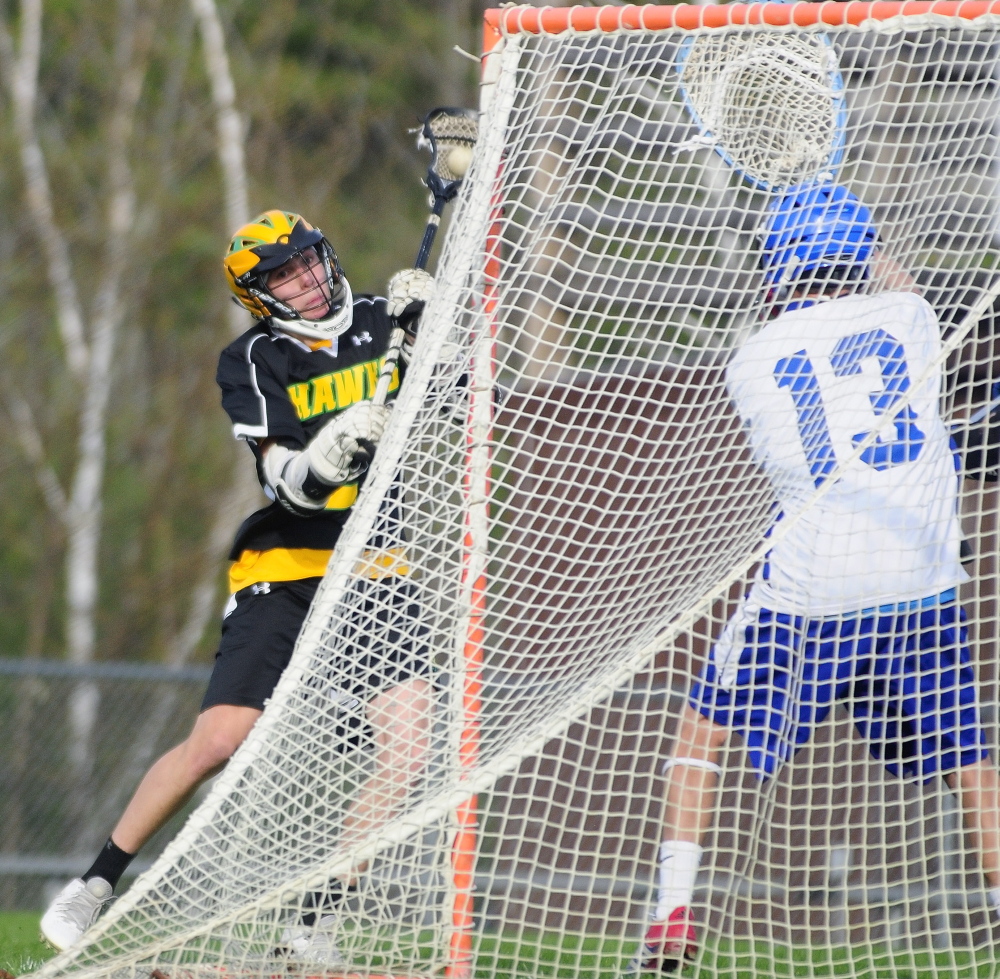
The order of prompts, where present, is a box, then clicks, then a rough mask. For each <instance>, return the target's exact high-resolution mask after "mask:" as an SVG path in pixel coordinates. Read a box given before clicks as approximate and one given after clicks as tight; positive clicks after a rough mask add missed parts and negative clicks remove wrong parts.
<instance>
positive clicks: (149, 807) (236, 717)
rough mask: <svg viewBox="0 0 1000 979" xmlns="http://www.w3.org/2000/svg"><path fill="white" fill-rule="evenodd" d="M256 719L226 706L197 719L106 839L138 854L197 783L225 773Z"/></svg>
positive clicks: (150, 775) (153, 770)
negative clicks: (227, 764)
mask: <svg viewBox="0 0 1000 979" xmlns="http://www.w3.org/2000/svg"><path fill="white" fill-rule="evenodd" d="M260 715H261V711H259V710H257V709H256V708H254V707H236V706H232V705H230V704H217V705H216V706H215V707H209V708H208V710H206V711H204V712H203V713H201V714H199V715H198V719H197V720H196V721H195V722H194V727H193V728H192V730H191V733H190V734H189V735H188V737H187V738H186V739H185V740H184V741H182V742H181V743H180V744H179V745H177V747H176V748H172V749H171V750H170V751H168V752H167V753H166V754H165V755H163V757H161V758H160V759H159V760H158V761H157V762H155V763H154V765H153V766H152V768H150V770H149V771H148V772H147V773H146V776H145V777H144V778H143V780H142V781H141V782H140V783H139V788H137V789H136V790H135V794H134V795H133V796H132V799H131V801H130V802H129V804H128V806H127V807H126V808H125V812H124V813H123V814H122V817H121V819H120V820H119V821H118V825H117V826H115V828H114V831H113V832H112V834H111V839H112V840H114V842H115V843H116V844H117V845H118V846H120V847H121V848H122V849H123V850H126V851H128V852H129V853H136V852H138V851H139V850H140V849H141V848H142V846H143V845H144V844H145V843H146V842H147V841H148V840H149V838H150V837H151V836H152V835H153V834H154V833H155V832H156V831H157V830H158V829H160V827H162V826H163V825H164V824H165V823H166V822H167V820H168V819H170V817H171V816H173V815H174V814H175V813H177V812H178V811H179V810H180V809H181V807H182V806H183V805H184V803H185V802H187V801H188V799H190V798H191V796H192V795H193V794H194V792H195V790H196V789H197V788H198V786H199V785H201V784H202V782H204V781H205V780H206V779H208V778H211V777H212V776H213V775H215V774H217V773H218V772H219V771H221V770H222V769H223V768H224V767H225V764H226V762H227V761H229V759H230V758H231V757H232V755H233V753H234V752H235V751H236V749H237V748H238V747H239V746H240V745H241V744H243V742H244V741H245V740H246V737H247V735H248V734H249V733H250V729H251V728H252V727H253V726H254V724H256V722H257V718H258V717H260Z"/></svg>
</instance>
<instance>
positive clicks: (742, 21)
mask: <svg viewBox="0 0 1000 979" xmlns="http://www.w3.org/2000/svg"><path fill="white" fill-rule="evenodd" d="M931 14H935V15H937V16H940V17H960V18H962V19H964V20H975V19H976V18H977V17H984V16H986V15H989V14H998V15H1000V0H871V2H868V0H848V2H846V3H844V2H840V0H827V2H825V3H730V4H721V5H715V4H712V5H708V6H704V7H703V6H697V5H694V4H687V3H679V4H675V5H672V6H661V5H657V4H645V5H642V6H638V5H631V4H630V5H628V6H624V7H610V6H609V7H505V8H503V9H491V10H487V11H486V14H485V20H486V25H485V27H486V36H487V43H486V46H485V47H486V50H487V51H488V50H490V49H491V48H492V47H493V44H494V43H495V41H496V39H498V38H499V37H501V36H503V35H504V34H564V33H568V32H572V33H578V32H588V33H592V32H596V33H612V32H615V31H665V30H677V29H680V30H696V29H698V28H702V27H737V26H741V25H755V24H769V25H771V26H773V27H788V26H797V27H809V26H812V25H816V24H828V25H830V26H832V27H848V26H858V25H860V24H863V23H865V22H866V21H870V20H889V19H890V18H893V17H901V16H902V17H920V16H927V15H931ZM491 34H492V38H491V37H490V35H491ZM491 42H492V43H491Z"/></svg>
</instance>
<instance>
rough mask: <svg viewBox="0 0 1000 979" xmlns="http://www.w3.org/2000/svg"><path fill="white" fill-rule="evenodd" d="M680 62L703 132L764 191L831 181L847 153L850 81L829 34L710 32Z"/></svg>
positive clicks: (704, 142) (703, 143) (688, 102)
mask: <svg viewBox="0 0 1000 979" xmlns="http://www.w3.org/2000/svg"><path fill="white" fill-rule="evenodd" d="M674 66H675V69H676V71H677V73H678V75H679V76H680V78H679V87H680V92H681V97H682V98H683V100H684V106H685V108H686V109H687V111H688V113H689V114H690V116H691V117H692V119H693V120H694V122H695V123H696V125H697V126H698V129H699V130H700V135H699V136H696V137H694V139H691V140H688V141H687V142H685V143H682V144H680V145H679V146H678V147H676V149H675V152H676V151H679V150H689V149H697V148H701V147H711V148H712V149H714V150H715V151H716V153H718V154H719V155H720V156H721V157H722V159H724V160H725V161H726V163H727V164H729V166H731V167H732V168H733V169H734V170H735V171H736V172H737V173H738V174H739V175H740V176H741V177H742V178H743V179H744V180H746V181H747V182H748V183H749V184H751V185H752V186H754V187H756V188H758V189H759V190H766V191H777V190H783V189H786V188H788V187H792V186H795V185H797V184H801V183H805V182H807V181H810V180H832V179H833V178H834V177H835V176H836V174H837V170H838V169H839V167H840V163H841V160H842V159H843V156H844V139H845V130H846V127H847V109H846V107H845V104H844V82H843V78H842V77H841V74H840V66H839V65H838V64H837V58H836V55H835V54H834V51H833V45H832V44H831V43H830V39H829V38H828V37H826V36H825V35H823V34H798V35H793V34H780V33H777V32H774V31H764V32H760V33H757V32H755V33H747V32H741V31H726V32H723V31H711V32H710V33H707V34H703V35H698V36H695V37H691V38H688V39H687V40H686V41H684V43H683V44H682V45H681V47H680V51H679V52H678V55H677V59H676V61H675V63H674Z"/></svg>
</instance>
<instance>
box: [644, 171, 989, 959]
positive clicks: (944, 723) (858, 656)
mask: <svg viewBox="0 0 1000 979" xmlns="http://www.w3.org/2000/svg"><path fill="white" fill-rule="evenodd" d="M877 243H878V235H877V232H876V230H875V227H874V225H873V223H872V217H871V213H870V212H869V211H868V209H867V208H866V207H865V206H864V205H863V204H862V203H861V202H860V201H859V200H858V199H857V197H855V196H854V195H853V194H851V193H850V192H849V191H848V190H847V189H846V188H844V187H839V186H836V185H833V184H830V183H821V184H815V185H812V186H809V187H806V188H800V189H798V190H796V191H794V192H791V193H789V194H788V195H786V196H785V197H783V198H780V199H779V200H777V201H776V202H775V203H774V204H773V205H772V206H771V208H770V209H769V212H768V214H767V218H766V221H765V224H764V228H763V231H762V234H761V245H762V258H761V265H762V267H763V269H764V273H765V283H766V286H767V289H768V297H767V298H768V306H769V312H770V314H771V318H770V319H769V321H768V322H767V323H766V325H765V326H764V327H763V328H762V329H761V330H760V331H759V332H758V333H757V334H756V335H755V336H753V337H752V338H750V339H749V340H748V341H747V342H746V343H745V344H744V345H743V347H742V348H741V349H740V350H739V351H738V352H737V353H736V354H735V355H734V357H733V359H732V361H731V363H730V365H729V368H728V371H727V383H728V388H729V392H730V395H731V397H732V400H733V403H734V405H735V407H736V409H737V411H738V412H739V414H740V416H741V418H742V419H743V422H744V424H745V425H746V428H747V434H748V438H749V441H750V444H751V446H752V448H753V452H754V456H755V459H756V460H757V462H758V464H759V465H760V466H761V467H762V469H763V470H764V472H765V473H766V474H767V476H768V477H769V479H770V481H771V484H772V487H773V489H774V494H775V496H776V498H777V503H776V505H777V508H778V513H779V516H778V518H777V520H776V523H775V526H774V527H772V536H773V537H774V543H773V546H772V548H771V550H770V552H769V553H768V555H767V557H766V559H765V560H764V561H763V562H762V563H761V566H760V568H759V569H758V572H757V575H756V579H755V581H754V583H753V585H752V587H751V589H750V591H749V592H748V593H747V595H746V596H745V597H744V599H743V601H742V602H741V603H740V605H739V606H738V608H737V610H736V612H735V613H734V615H733V616H732V618H731V619H730V621H729V622H728V624H727V625H726V627H725V629H724V630H723V632H722V634H721V635H720V636H719V638H718V640H717V641H716V642H715V644H714V646H713V648H712V651H711V653H710V656H709V659H708V662H707V663H706V664H705V666H704V669H703V670H702V673H701V676H700V677H699V679H698V680H697V682H696V683H695V684H694V686H693V688H692V691H691V696H690V701H689V704H688V706H687V707H686V708H685V711H684V713H683V715H682V717H681V721H680V726H679V729H678V732H677V738H676V742H675V745H674V751H673V754H672V756H671V758H670V759H668V761H667V762H666V763H665V766H664V771H665V775H666V805H665V807H664V834H663V842H662V844H661V849H660V862H659V888H658V892H657V904H656V908H655V910H654V912H653V915H652V917H653V924H652V925H651V926H650V928H649V931H648V932H647V934H646V937H645V939H644V941H643V943H642V945H641V946H640V948H639V951H638V953H637V954H636V956H635V958H634V960H633V963H632V968H633V970H634V971H639V970H643V971H645V970H657V971H659V970H663V971H671V970H674V969H677V968H678V966H679V965H680V964H681V963H683V962H684V961H685V960H686V959H691V958H693V957H694V956H695V954H696V951H697V943H696V934H695V926H694V915H693V914H692V912H691V902H692V895H693V891H694V885H695V878H696V875H697V872H698V867H699V865H700V862H701V856H702V848H701V840H702V836H703V835H704V833H705V831H706V830H707V829H708V826H709V824H710V822H711V811H712V807H713V805H714V800H715V789H716V785H717V782H718V778H719V775H720V773H721V772H720V768H719V764H718V759H719V752H720V750H721V748H722V747H723V745H724V744H725V743H726V741H727V740H728V738H729V736H730V734H731V733H732V732H734V731H735V732H737V733H739V734H740V735H741V736H742V738H743V741H744V744H745V746H746V750H747V755H748V758H749V760H750V762H751V764H752V765H753V766H754V768H755V769H756V770H757V772H758V774H759V776H760V778H761V779H762V780H763V779H766V778H769V777H771V776H772V775H774V774H775V772H776V771H777V769H778V768H779V766H780V765H781V764H782V763H784V762H785V761H787V760H788V759H790V758H791V757H792V755H793V754H794V753H795V751H796V750H797V749H798V748H799V747H801V746H802V745H803V744H805V743H806V742H807V741H808V740H809V738H810V736H811V734H812V731H813V730H814V728H815V727H816V725H817V724H819V723H820V722H822V721H823V719H824V718H825V717H826V716H827V714H828V713H829V712H830V710H831V709H832V708H833V706H834V705H835V704H836V703H838V702H840V703H843V704H844V705H845V707H846V708H847V710H848V711H849V712H850V713H851V715H852V716H853V719H854V723H855V726H856V728H857V730H858V732H859V734H860V735H861V736H862V737H863V738H864V739H865V740H866V741H867V742H868V745H869V749H870V751H871V754H872V755H873V756H874V757H875V758H877V759H879V760H880V761H881V762H882V763H883V764H884V765H885V767H886V768H887V769H888V770H889V771H890V772H891V773H892V774H894V775H898V776H901V777H903V778H910V779H918V780H926V779H929V778H932V777H934V776H943V777H944V778H945V779H946V780H947V782H948V784H949V786H950V787H951V788H952V789H953V790H954V791H956V792H958V793H959V794H960V796H961V802H962V809H963V811H964V813H965V819H966V825H967V827H968V828H969V829H970V831H971V835H972V839H973V842H974V845H975V846H976V848H977V849H978V850H979V853H980V857H981V864H982V868H983V870H984V872H985V875H986V878H987V882H988V885H989V890H990V898H991V900H992V902H993V904H994V906H998V905H1000V804H998V776H997V771H996V769H995V767H994V766H993V764H992V763H991V762H990V761H989V757H988V752H987V750H986V747H985V737H984V733H983V726H982V724H981V720H980V712H979V706H978V702H977V691H976V677H975V673H974V670H973V666H972V663H971V657H970V654H969V649H968V646H967V644H966V641H967V640H966V628H965V625H964V614H963V613H962V611H961V609H960V608H959V606H958V605H957V603H956V597H955V590H956V587H957V586H958V585H959V584H961V583H962V582H963V581H964V580H965V578H966V575H965V572H964V571H963V569H962V566H961V564H960V562H959V548H960V528H959V522H958V476H957V473H956V464H955V458H954V455H953V452H952V446H951V444H950V439H949V436H948V433H947V431H946V429H945V427H944V423H943V422H942V420H941V417H940V414H939V410H938V400H939V396H940V384H941V374H940V362H939V355H940V353H941V339H940V331H939V326H938V322H937V318H936V316H935V314H934V311H933V309H932V308H931V307H930V306H929V305H928V304H927V303H926V302H925V301H924V300H923V299H921V298H920V297H919V296H917V295H915V294H913V293H909V292H884V293H881V294H868V291H867V290H868V283H869V280H870V277H871V269H872V266H873V264H874V263H875V261H877V258H876V249H877ZM831 480H832V481H833V482H832V483H831V482H830V481H831ZM819 487H822V488H823V490H824V491H825V494H824V495H823V496H822V498H821V499H819V500H818V501H816V502H812V498H813V497H814V496H815V495H816V491H817V488H819Z"/></svg>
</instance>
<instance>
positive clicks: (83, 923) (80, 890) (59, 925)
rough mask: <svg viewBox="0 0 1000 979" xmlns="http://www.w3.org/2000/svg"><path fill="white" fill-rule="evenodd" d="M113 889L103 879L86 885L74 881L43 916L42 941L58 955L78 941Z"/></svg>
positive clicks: (62, 891) (60, 893) (108, 898)
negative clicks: (57, 952)
mask: <svg viewBox="0 0 1000 979" xmlns="http://www.w3.org/2000/svg"><path fill="white" fill-rule="evenodd" d="M112 894H113V888H112V887H111V885H110V884H109V883H108V882H107V881H106V880H105V879H104V878H103V877H91V878H90V880H88V881H87V882H86V883H84V881H83V880H82V879H81V878H79V877H77V878H76V879H75V880H71V881H70V882H69V883H68V884H67V885H66V886H65V887H64V888H63V889H62V890H61V891H60V892H59V893H58V894H57V895H56V897H55V900H54V901H53V902H52V903H51V904H50V905H49V907H48V910H47V911H46V912H45V914H43V915H42V923H41V928H42V938H43V939H44V940H45V941H46V942H48V943H49V944H50V945H51V946H52V947H53V948H54V949H56V951H59V952H61V951H62V950H63V949H66V948H69V947H70V945H74V944H75V943H76V942H77V941H79V939H80V936H81V935H82V934H83V933H84V932H85V931H86V930H87V929H88V928H89V927H90V926H91V925H92V924H93V923H94V922H95V921H96V920H97V916H98V915H99V914H100V913H101V911H102V910H103V908H104V906H105V905H106V904H107V903H108V902H109V901H110V900H111V897H112Z"/></svg>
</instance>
